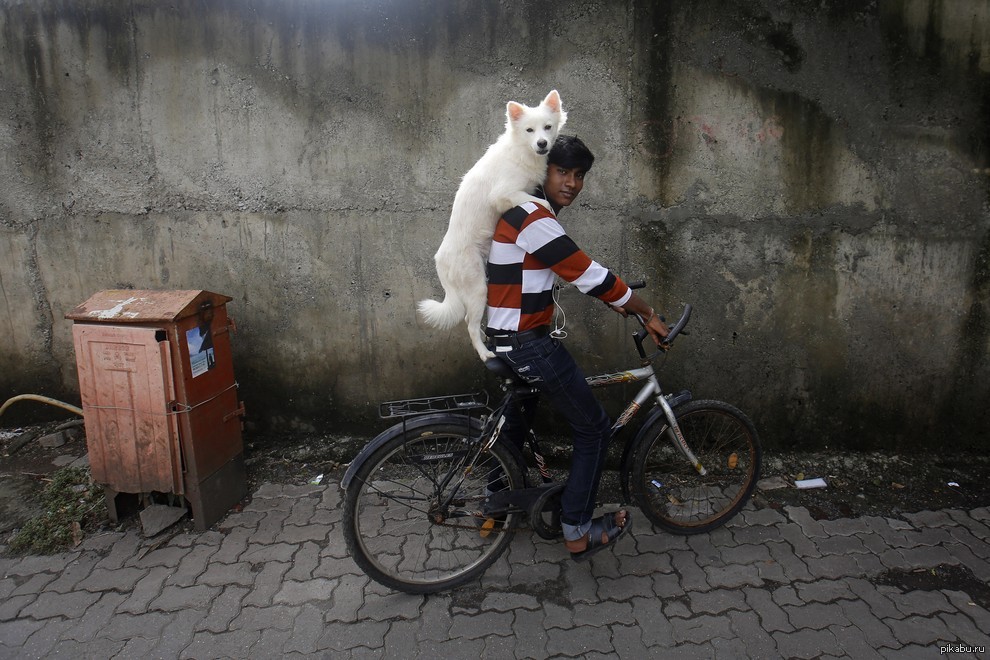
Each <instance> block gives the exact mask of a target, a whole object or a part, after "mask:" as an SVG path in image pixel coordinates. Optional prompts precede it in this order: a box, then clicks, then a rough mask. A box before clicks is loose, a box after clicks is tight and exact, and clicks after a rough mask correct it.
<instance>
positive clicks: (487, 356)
mask: <svg viewBox="0 0 990 660" xmlns="http://www.w3.org/2000/svg"><path fill="white" fill-rule="evenodd" d="M478 357H480V358H481V361H482V362H487V361H488V360H491V359H492V358H494V357H495V354H494V353H492V352H491V351H478Z"/></svg>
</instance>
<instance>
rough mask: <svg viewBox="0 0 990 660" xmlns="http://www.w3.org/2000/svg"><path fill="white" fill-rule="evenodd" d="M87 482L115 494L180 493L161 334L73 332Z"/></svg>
mask: <svg viewBox="0 0 990 660" xmlns="http://www.w3.org/2000/svg"><path fill="white" fill-rule="evenodd" d="M72 336H73V340H74V342H75V349H76V361H77V366H78V369H79V389H80V396H81V398H82V409H83V417H84V418H85V422H86V436H87V440H86V441H87V445H88V449H89V463H90V468H91V470H92V473H93V479H94V480H95V481H97V482H98V483H103V484H106V485H108V486H109V487H110V488H113V489H114V490H116V491H119V492H128V493H149V492H153V491H157V492H163V493H169V492H171V493H183V492H184V488H183V478H182V456H181V452H180V449H179V437H178V431H177V426H176V421H175V416H174V414H173V413H172V411H171V410H170V404H171V402H173V401H175V391H174V384H173V376H172V358H171V352H170V350H169V342H168V335H167V333H166V331H165V330H164V329H158V328H149V327H134V326H121V325H104V324H84V323H77V324H74V325H73V327H72Z"/></svg>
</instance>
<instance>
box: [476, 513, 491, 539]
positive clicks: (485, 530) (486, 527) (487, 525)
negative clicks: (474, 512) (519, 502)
mask: <svg viewBox="0 0 990 660" xmlns="http://www.w3.org/2000/svg"><path fill="white" fill-rule="evenodd" d="M480 529H481V531H480V532H478V533H479V534H481V538H483V539H487V538H488V535H489V534H491V533H492V530H493V529H495V519H494V518H486V519H485V522H483V523H481V528H480Z"/></svg>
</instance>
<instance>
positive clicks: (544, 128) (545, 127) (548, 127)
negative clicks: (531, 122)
mask: <svg viewBox="0 0 990 660" xmlns="http://www.w3.org/2000/svg"><path fill="white" fill-rule="evenodd" d="M550 128H551V126H550V124H547V125H546V126H544V127H543V130H545V131H549V130H550Z"/></svg>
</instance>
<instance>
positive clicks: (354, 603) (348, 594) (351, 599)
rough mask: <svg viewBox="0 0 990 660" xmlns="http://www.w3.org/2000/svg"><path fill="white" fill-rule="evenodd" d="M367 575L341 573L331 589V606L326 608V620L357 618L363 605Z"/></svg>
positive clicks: (353, 619)
mask: <svg viewBox="0 0 990 660" xmlns="http://www.w3.org/2000/svg"><path fill="white" fill-rule="evenodd" d="M367 584H368V577H367V576H364V575H342V576H341V577H340V578H338V579H337V586H336V587H334V590H333V600H332V601H331V602H332V606H331V607H330V608H328V609H327V610H326V620H327V621H345V622H352V621H357V620H358V611H359V610H360V609H361V607H363V606H364V587H365V585H367Z"/></svg>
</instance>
